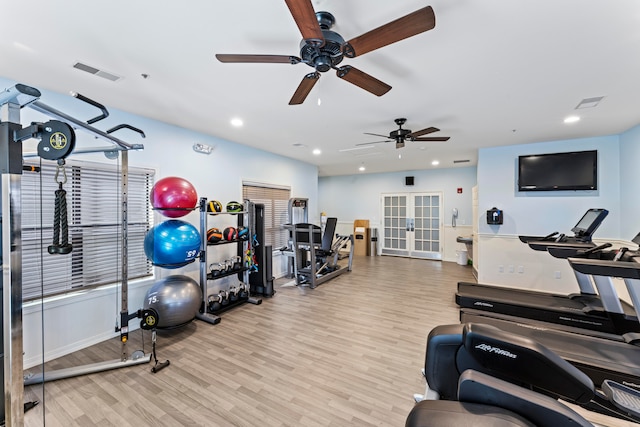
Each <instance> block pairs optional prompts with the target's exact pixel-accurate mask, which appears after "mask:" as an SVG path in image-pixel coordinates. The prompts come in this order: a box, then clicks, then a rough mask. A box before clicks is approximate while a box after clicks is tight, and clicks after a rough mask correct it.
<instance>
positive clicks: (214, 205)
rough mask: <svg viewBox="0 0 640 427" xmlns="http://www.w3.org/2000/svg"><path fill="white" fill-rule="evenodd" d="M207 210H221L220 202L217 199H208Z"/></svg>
mask: <svg viewBox="0 0 640 427" xmlns="http://www.w3.org/2000/svg"><path fill="white" fill-rule="evenodd" d="M207 212H222V203H220V202H219V201H217V200H210V201H209V203H207Z"/></svg>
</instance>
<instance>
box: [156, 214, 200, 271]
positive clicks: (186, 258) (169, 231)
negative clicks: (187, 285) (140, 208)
mask: <svg viewBox="0 0 640 427" xmlns="http://www.w3.org/2000/svg"><path fill="white" fill-rule="evenodd" d="M199 252H200V233H199V232H198V229H197V228H196V227H194V226H193V225H191V224H189V223H188V222H185V221H182V220H179V219H171V220H169V221H165V222H162V223H160V224H158V225H156V226H154V227H152V228H151V230H149V231H148V232H147V235H146V236H145V238H144V253H145V255H146V256H147V258H149V260H150V261H151V262H152V263H154V264H155V265H158V266H161V267H165V268H178V267H183V266H185V265H187V264H189V263H190V262H192V261H193V260H194V259H195V258H196V257H197V256H198V253H199Z"/></svg>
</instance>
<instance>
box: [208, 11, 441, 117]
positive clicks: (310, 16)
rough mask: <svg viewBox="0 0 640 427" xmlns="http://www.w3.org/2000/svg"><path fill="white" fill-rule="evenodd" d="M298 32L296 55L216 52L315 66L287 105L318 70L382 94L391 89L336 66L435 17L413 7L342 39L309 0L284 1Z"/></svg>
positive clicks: (227, 57) (430, 24) (230, 57)
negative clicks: (361, 32)
mask: <svg viewBox="0 0 640 427" xmlns="http://www.w3.org/2000/svg"><path fill="white" fill-rule="evenodd" d="M285 2H286V3H287V7H288V8H289V11H290V12H291V15H292V16H293V19H294V20H295V22H296V24H297V25H298V28H299V30H300V33H301V34H302V41H301V42H300V57H297V56H288V55H246V54H216V58H217V59H218V60H219V61H220V62H225V63H273V64H299V63H303V64H307V65H308V66H310V67H312V68H314V69H315V71H314V72H312V73H309V74H307V75H306V76H304V78H303V79H302V81H301V82H300V84H299V85H298V88H297V89H296V91H295V93H294V94H293V97H292V98H291V100H290V101H289V105H297V104H302V103H303V102H304V100H305V99H306V98H307V95H309V92H311V89H312V88H313V86H314V85H315V84H316V83H317V81H318V79H319V78H320V73H324V72H327V71H329V70H331V69H334V70H336V75H337V76H338V77H339V78H341V79H343V80H346V81H348V82H349V83H352V84H354V85H356V86H358V87H360V88H362V89H364V90H366V91H367V92H370V93H373V94H374V95H377V96H382V95H384V94H385V93H387V92H388V91H389V90H391V86H389V85H388V84H386V83H384V82H382V81H380V80H378V79H376V78H375V77H373V76H371V75H369V74H367V73H365V72H364V71H360V70H358V69H357V68H355V67H352V66H351V65H343V66H340V67H339V66H338V64H340V63H341V62H342V60H343V58H344V57H345V56H346V57H347V58H355V57H356V56H361V55H364V54H365V53H368V52H371V51H372V50H376V49H379V48H381V47H384V46H387V45H390V44H392V43H395V42H398V41H400V40H404V39H406V38H409V37H412V36H415V35H417V34H420V33H423V32H425V31H428V30H431V29H432V28H434V27H435V25H436V18H435V15H434V13H433V9H432V8H431V6H426V7H424V8H422V9H419V10H416V11H415V12H412V13H410V14H408V15H406V16H403V17H402V18H398V19H396V20H394V21H391V22H389V23H387V24H385V25H382V26H380V27H378V28H376V29H374V30H371V31H369V32H367V33H365V34H362V35H361V36H358V37H355V38H353V39H351V40H349V41H345V40H344V39H343V38H342V36H341V35H340V34H338V33H336V32H334V31H331V27H332V26H333V24H334V23H335V18H334V17H333V15H332V14H330V13H329V12H315V11H314V9H313V5H312V4H311V0H285Z"/></svg>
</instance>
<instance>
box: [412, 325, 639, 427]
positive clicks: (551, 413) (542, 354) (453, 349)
mask: <svg viewBox="0 0 640 427" xmlns="http://www.w3.org/2000/svg"><path fill="white" fill-rule="evenodd" d="M423 373H424V376H425V378H426V380H427V386H426V391H425V394H424V395H422V394H420V395H414V399H415V400H416V401H417V402H418V403H417V404H416V406H415V407H414V408H413V409H412V410H411V412H410V413H409V416H408V417H407V420H406V424H405V425H406V427H435V426H453V425H469V426H485V425H487V426H532V425H533V426H554V427H555V426H585V427H586V426H590V427H592V426H593V424H591V423H590V422H589V421H587V420H586V419H585V418H584V417H582V416H581V415H580V414H578V413H577V412H575V411H574V410H572V409H571V408H569V407H568V406H566V405H565V404H563V403H562V402H560V401H559V400H558V399H562V400H563V401H566V402H569V403H572V404H575V405H579V406H581V407H583V408H585V409H588V410H591V411H594V412H598V413H602V414H605V415H609V416H613V417H617V418H620V419H623V420H627V421H632V422H640V392H638V391H637V390H636V389H634V388H631V387H627V386H625V385H622V384H619V383H615V382H613V381H609V380H606V381H605V382H604V383H603V385H602V389H601V390H596V389H595V386H594V384H593V382H592V381H591V380H590V379H589V377H587V376H586V375H585V374H584V373H583V372H582V371H580V370H579V369H577V368H576V367H574V366H573V365H571V364H570V363H568V362H567V361H565V360H564V359H562V358H560V357H559V356H558V355H557V354H555V353H554V352H552V351H551V350H549V349H547V348H546V347H544V346H542V345H540V344H538V343H537V342H535V341H533V340H530V339H528V338H526V337H523V336H520V335H516V334H512V333H509V332H505V331H502V330H500V329H497V328H495V327H493V326H490V325H484V324H473V323H467V324H459V325H442V326H438V327H436V328H434V329H433V330H432V331H431V332H430V333H429V337H428V340H427V353H426V356H425V367H424V371H423Z"/></svg>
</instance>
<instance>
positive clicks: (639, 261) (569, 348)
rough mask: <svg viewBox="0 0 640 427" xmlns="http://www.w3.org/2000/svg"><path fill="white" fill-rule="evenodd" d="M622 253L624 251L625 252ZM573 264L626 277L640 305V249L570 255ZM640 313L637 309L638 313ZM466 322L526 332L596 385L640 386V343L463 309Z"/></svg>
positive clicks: (586, 271) (603, 275)
mask: <svg viewBox="0 0 640 427" xmlns="http://www.w3.org/2000/svg"><path fill="white" fill-rule="evenodd" d="M621 252H622V251H621ZM568 261H569V263H570V265H571V267H572V268H573V269H574V270H576V271H578V272H580V273H583V274H586V275H588V276H593V277H598V278H599V280H609V281H612V280H613V279H612V278H613V277H620V278H623V279H624V283H625V286H626V287H627V289H628V291H629V295H630V296H631V298H632V301H633V303H634V306H635V307H640V252H639V251H624V252H622V255H621V256H620V257H619V258H618V257H617V258H615V259H613V260H603V259H588V258H569V260H568ZM638 315H640V312H638V309H637V308H636V316H638ZM460 320H461V322H463V323H467V322H472V323H483V324H489V325H493V326H495V327H498V328H499V329H502V330H505V331H508V332H512V333H516V334H521V335H524V336H526V337H528V338H530V339H533V340H535V341H537V342H539V343H540V344H542V345H544V346H546V347H548V348H549V349H550V350H552V351H555V352H556V353H558V354H559V355H560V357H562V358H563V359H565V360H567V361H568V362H570V363H571V364H573V365H574V366H576V367H577V368H578V369H580V370H582V371H583V372H584V373H585V374H587V375H588V376H589V377H590V378H591V379H592V381H593V382H594V383H595V384H596V385H598V386H599V385H600V384H602V382H603V381H604V380H606V379H611V380H613V381H617V382H620V383H623V384H625V385H628V386H631V387H634V388H636V389H640V345H638V341H633V342H631V343H629V342H624V341H615V340H610V339H606V338H602V337H598V336H590V335H584V334H580V333H571V332H570V331H568V330H560V329H557V328H555V327H553V325H551V324H548V323H545V322H535V323H524V322H522V321H521V320H522V319H520V318H517V317H514V316H508V315H502V314H495V313H491V312H487V311H480V310H474V309H470V308H463V309H461V310H460Z"/></svg>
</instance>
